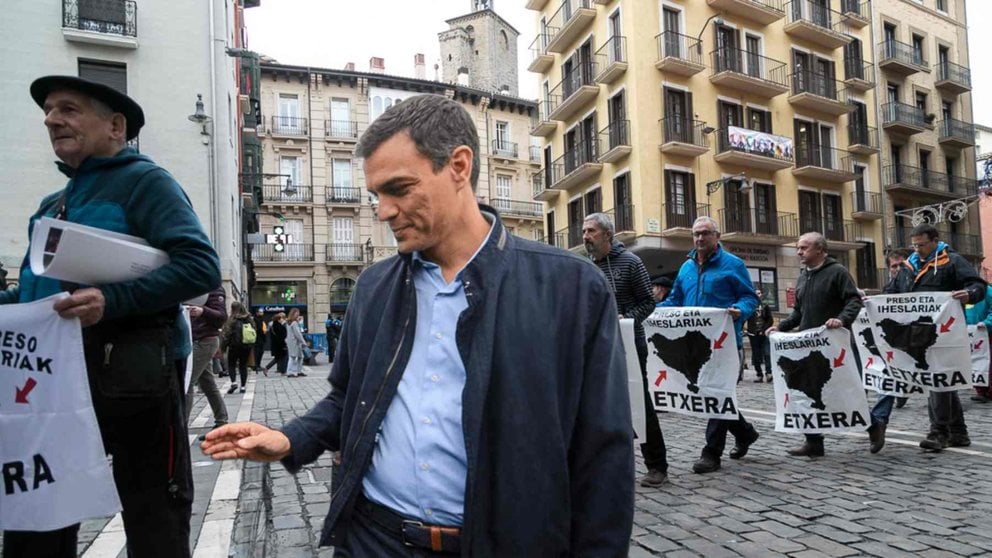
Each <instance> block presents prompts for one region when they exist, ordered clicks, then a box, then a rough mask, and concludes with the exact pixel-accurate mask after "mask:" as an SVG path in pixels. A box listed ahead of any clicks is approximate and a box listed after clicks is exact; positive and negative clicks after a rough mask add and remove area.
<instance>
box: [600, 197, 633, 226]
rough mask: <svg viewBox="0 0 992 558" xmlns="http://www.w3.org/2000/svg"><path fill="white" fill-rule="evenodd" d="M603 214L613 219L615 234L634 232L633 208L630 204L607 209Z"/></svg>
mask: <svg viewBox="0 0 992 558" xmlns="http://www.w3.org/2000/svg"><path fill="white" fill-rule="evenodd" d="M603 213H605V214H607V215H609V216H610V217H611V218H612V219H613V228H614V229H615V230H616V232H624V231H632V230H634V206H633V205H631V204H624V205H618V206H617V207H614V208H613V209H607V210H606V211H604V212H603Z"/></svg>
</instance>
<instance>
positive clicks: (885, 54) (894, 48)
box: [878, 39, 927, 70]
mask: <svg viewBox="0 0 992 558" xmlns="http://www.w3.org/2000/svg"><path fill="white" fill-rule="evenodd" d="M878 49H879V54H878V58H879V60H878V62H879V64H882V63H885V62H887V61H889V60H892V61H896V62H901V63H903V64H910V65H913V66H918V67H920V69H923V70H925V69H927V60H926V58H925V57H924V55H923V51H922V50H917V49H916V48H913V45H910V44H906V43H903V42H900V41H897V40H895V39H891V40H887V41H882V42H881V43H879V45H878Z"/></svg>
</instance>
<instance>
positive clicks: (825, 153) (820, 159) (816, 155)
mask: <svg viewBox="0 0 992 558" xmlns="http://www.w3.org/2000/svg"><path fill="white" fill-rule="evenodd" d="M800 167H819V168H821V169H830V170H836V171H845V172H853V170H854V165H853V161H852V160H851V154H850V153H848V152H847V151H844V150H843V149H837V148H836V147H827V146H824V145H815V144H808V145H803V144H799V145H797V146H796V168H800Z"/></svg>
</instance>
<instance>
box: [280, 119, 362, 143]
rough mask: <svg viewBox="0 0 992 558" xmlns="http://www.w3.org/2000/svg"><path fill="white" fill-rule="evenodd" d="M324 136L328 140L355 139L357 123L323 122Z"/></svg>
mask: <svg viewBox="0 0 992 558" xmlns="http://www.w3.org/2000/svg"><path fill="white" fill-rule="evenodd" d="M275 118H278V117H275ZM324 135H325V136H326V137H329V138H357V137H358V122H357V121H356V120H325V121H324Z"/></svg>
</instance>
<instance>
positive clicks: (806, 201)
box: [799, 190, 823, 234]
mask: <svg viewBox="0 0 992 558" xmlns="http://www.w3.org/2000/svg"><path fill="white" fill-rule="evenodd" d="M820 215H821V213H820V196H819V195H818V194H817V193H816V192H810V191H808V190H800V191H799V234H805V233H808V232H822V231H823V222H822V220H821V218H820Z"/></svg>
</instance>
